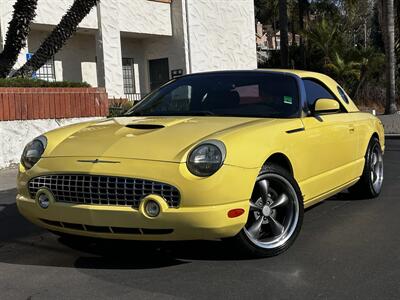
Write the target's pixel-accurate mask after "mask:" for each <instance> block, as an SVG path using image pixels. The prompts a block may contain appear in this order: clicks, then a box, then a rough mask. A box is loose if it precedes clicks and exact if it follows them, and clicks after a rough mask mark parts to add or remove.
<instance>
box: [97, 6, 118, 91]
mask: <svg viewBox="0 0 400 300" xmlns="http://www.w3.org/2000/svg"><path fill="white" fill-rule="evenodd" d="M115 16H118V5H117V4H115V3H114V2H111V1H101V2H100V3H99V4H98V5H97V20H98V23H99V24H98V26H99V28H98V32H97V37H96V53H97V77H98V85H99V87H105V88H106V89H107V92H108V94H109V96H110V97H116V98H120V97H124V84H123V74H122V54H121V33H120V31H119V26H118V18H116V17H115Z"/></svg>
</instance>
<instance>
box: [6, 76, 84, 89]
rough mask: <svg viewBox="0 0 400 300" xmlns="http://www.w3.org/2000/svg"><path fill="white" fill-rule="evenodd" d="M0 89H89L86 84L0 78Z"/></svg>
mask: <svg viewBox="0 0 400 300" xmlns="http://www.w3.org/2000/svg"><path fill="white" fill-rule="evenodd" d="M0 87H15V88H18V87H21V88H89V87H91V86H90V84H88V83H86V82H70V81H56V82H49V81H45V80H40V79H31V78H0Z"/></svg>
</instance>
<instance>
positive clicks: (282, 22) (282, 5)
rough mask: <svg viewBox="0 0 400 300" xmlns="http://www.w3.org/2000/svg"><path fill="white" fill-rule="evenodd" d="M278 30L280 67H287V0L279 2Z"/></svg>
mask: <svg viewBox="0 0 400 300" xmlns="http://www.w3.org/2000/svg"><path fill="white" fill-rule="evenodd" d="M279 30H280V38H281V45H280V48H281V66H282V68H287V67H288V66H289V41H288V13H287V0H279Z"/></svg>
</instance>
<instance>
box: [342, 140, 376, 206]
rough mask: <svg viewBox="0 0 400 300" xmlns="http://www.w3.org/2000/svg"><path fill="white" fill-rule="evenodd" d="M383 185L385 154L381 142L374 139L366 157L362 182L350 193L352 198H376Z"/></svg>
mask: <svg viewBox="0 0 400 300" xmlns="http://www.w3.org/2000/svg"><path fill="white" fill-rule="evenodd" d="M382 185H383V153H382V148H381V145H380V143H379V140H378V139H377V138H376V137H374V138H372V139H371V141H370V142H369V145H368V149H367V153H366V155H365V166H364V171H363V174H362V175H361V178H360V180H359V181H358V182H357V183H356V184H355V185H354V186H352V187H351V188H349V192H350V194H351V195H352V196H354V197H357V198H363V199H371V198H376V197H378V196H379V195H380V193H381V191H382Z"/></svg>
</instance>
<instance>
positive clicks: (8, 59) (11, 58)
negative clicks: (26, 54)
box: [0, 0, 38, 78]
mask: <svg viewBox="0 0 400 300" xmlns="http://www.w3.org/2000/svg"><path fill="white" fill-rule="evenodd" d="M37 2H38V0H17V1H16V2H15V4H14V13H13V16H12V19H11V21H10V23H9V27H8V31H7V35H6V40H5V44H4V49H3V52H1V53H0V78H5V77H7V76H8V74H9V73H10V71H11V69H12V68H13V66H14V64H15V63H16V61H17V59H18V55H19V53H20V52H21V49H23V48H24V47H25V46H26V38H27V36H28V34H29V31H30V24H31V22H32V20H33V19H34V18H35V16H36V8H37Z"/></svg>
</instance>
